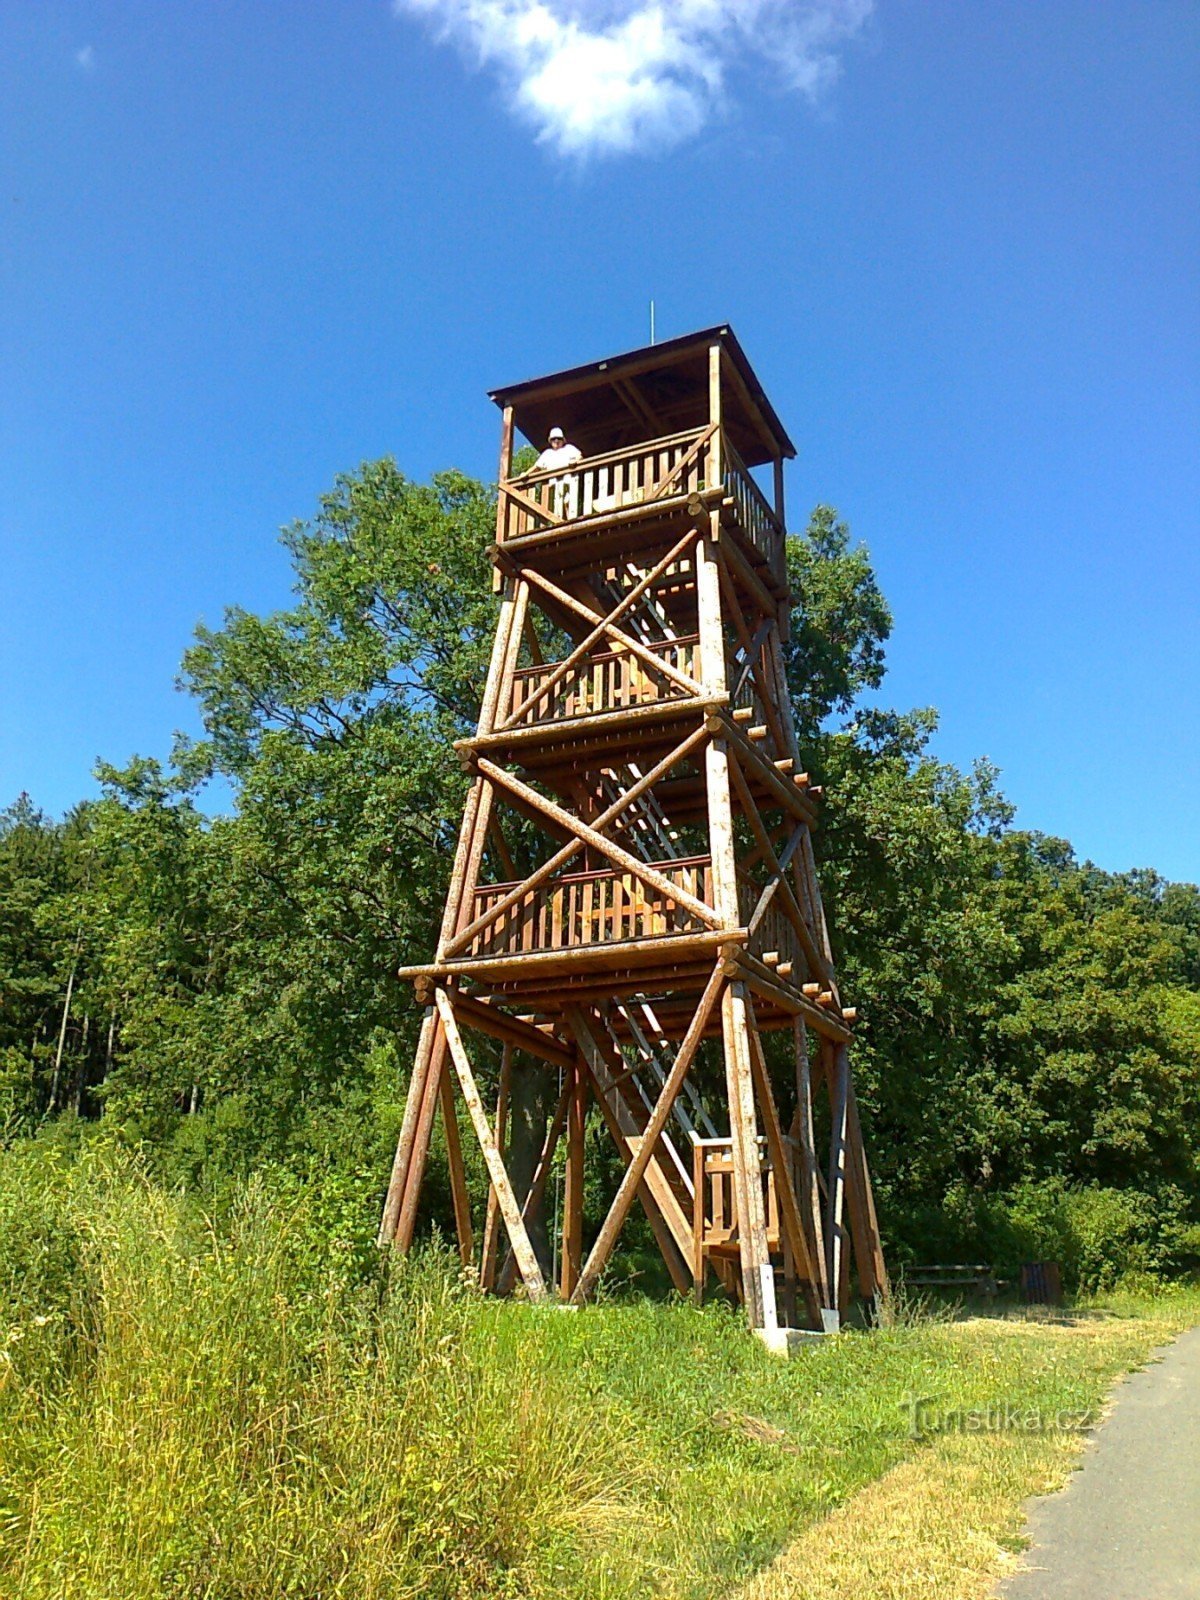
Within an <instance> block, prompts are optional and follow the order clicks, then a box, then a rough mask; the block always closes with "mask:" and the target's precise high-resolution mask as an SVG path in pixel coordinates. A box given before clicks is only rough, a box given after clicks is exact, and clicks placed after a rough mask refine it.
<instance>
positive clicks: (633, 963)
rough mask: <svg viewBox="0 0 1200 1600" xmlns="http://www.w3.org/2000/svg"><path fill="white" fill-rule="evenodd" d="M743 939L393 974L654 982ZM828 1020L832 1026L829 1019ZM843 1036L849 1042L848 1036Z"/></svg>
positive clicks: (721, 937) (725, 934) (716, 934)
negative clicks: (602, 970) (607, 972)
mask: <svg viewBox="0 0 1200 1600" xmlns="http://www.w3.org/2000/svg"><path fill="white" fill-rule="evenodd" d="M745 939H746V930H745V928H716V929H711V930H710V931H708V932H707V933H705V932H697V933H680V934H662V935H656V936H655V937H653V938H650V939H625V940H622V941H621V943H620V944H608V945H603V944H584V945H575V946H574V947H573V948H571V949H569V950H540V951H537V952H535V953H534V954H533V955H517V956H497V957H496V958H495V959H493V958H491V957H489V956H471V957H469V958H468V959H466V960H462V961H434V962H430V963H428V964H427V965H425V966H422V967H400V968H399V969H398V972H397V976H398V977H400V978H416V979H418V980H422V979H430V980H432V981H433V982H435V983H436V982H438V981H439V980H444V979H446V978H472V979H481V980H483V979H486V980H489V981H490V982H492V983H501V982H503V981H504V980H505V979H506V978H510V977H511V978H512V979H513V980H514V981H516V980H518V979H519V980H520V981H522V982H526V981H528V980H530V979H537V978H539V977H542V976H547V977H555V978H557V977H560V976H561V977H568V976H570V975H571V974H572V973H586V972H592V971H594V970H595V969H596V967H597V965H599V966H601V967H608V968H612V969H613V970H614V975H615V974H616V973H619V972H621V971H625V970H627V971H628V972H629V973H630V974H636V975H637V976H638V977H639V978H640V979H642V980H643V981H646V982H649V981H650V978H651V977H654V978H655V979H657V978H659V977H665V976H666V975H667V974H669V973H671V972H679V971H682V970H686V969H687V968H688V967H690V966H691V965H694V964H695V962H697V961H700V960H702V959H703V957H704V956H705V954H706V953H707V951H708V950H709V949H712V948H715V947H716V946H718V945H731V946H733V945H738V944H744V943H745ZM617 963H619V965H617ZM814 1009H815V1008H814ZM822 1014H823V1015H824V1013H822ZM830 1021H831V1023H832V1018H830ZM839 1026H840V1024H839ZM839 1037H840V1036H839ZM846 1037H847V1038H849V1034H848V1033H847V1034H846Z"/></svg>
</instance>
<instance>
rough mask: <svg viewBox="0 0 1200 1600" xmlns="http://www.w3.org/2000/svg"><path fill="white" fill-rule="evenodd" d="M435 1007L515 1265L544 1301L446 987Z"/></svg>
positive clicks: (532, 1291)
mask: <svg viewBox="0 0 1200 1600" xmlns="http://www.w3.org/2000/svg"><path fill="white" fill-rule="evenodd" d="M437 1008H438V1013H439V1015H440V1016H441V1019H442V1029H443V1032H444V1033H445V1036H446V1042H447V1044H448V1046H449V1049H450V1056H451V1059H452V1060H453V1062H454V1070H455V1071H456V1072H457V1073H458V1082H459V1087H460V1088H461V1089H462V1095H463V1100H464V1101H465V1103H466V1107H467V1111H468V1112H469V1114H470V1117H471V1122H472V1124H473V1125H474V1128H475V1137H476V1138H477V1139H478V1140H479V1147H480V1149H481V1150H482V1151H483V1159H484V1160H485V1161H486V1163H487V1169H488V1175H489V1177H490V1178H491V1180H492V1187H493V1188H494V1189H495V1191H496V1199H497V1202H498V1204H499V1206H500V1215H501V1216H502V1217H503V1219H504V1226H505V1228H506V1230H507V1232H508V1237H509V1242H510V1243H511V1245H512V1249H513V1255H514V1256H515V1257H516V1260H517V1266H518V1268H519V1269H520V1273H521V1276H522V1278H523V1279H524V1280H525V1287H526V1289H527V1290H528V1292H529V1298H530V1299H531V1300H544V1299H545V1298H546V1283H545V1279H544V1278H543V1277H542V1269H541V1268H540V1267H539V1266H538V1262H537V1256H536V1255H535V1254H534V1250H533V1246H532V1244H531V1243H530V1242H529V1234H528V1233H527V1232H526V1230H525V1224H524V1222H523V1221H522V1220H521V1211H520V1208H519V1207H518V1205H517V1200H516V1196H515V1195H514V1194H513V1188H512V1184H511V1182H510V1181H509V1177H508V1171H507V1169H506V1168H505V1165H504V1161H503V1158H502V1157H501V1155H500V1152H499V1150H498V1149H497V1148H496V1141H495V1139H494V1138H493V1137H492V1130H491V1129H490V1128H489V1127H488V1120H487V1113H486V1112H485V1111H484V1109H483V1101H482V1100H481V1099H480V1098H479V1090H478V1088H477V1086H476V1083H475V1075H474V1073H473V1072H472V1071H471V1062H470V1058H469V1057H468V1055H467V1052H466V1049H465V1048H464V1046H463V1042H462V1035H461V1034H460V1033H459V1031H458V1023H457V1021H456V1020H455V1016H454V1007H453V1005H452V1004H451V1001H450V997H449V995H448V994H447V993H446V991H445V989H438V991H437Z"/></svg>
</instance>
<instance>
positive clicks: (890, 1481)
mask: <svg viewBox="0 0 1200 1600" xmlns="http://www.w3.org/2000/svg"><path fill="white" fill-rule="evenodd" d="M1195 1314H1196V1313H1195V1304H1194V1301H1192V1302H1189V1301H1181V1302H1180V1303H1179V1305H1178V1306H1177V1308H1176V1309H1174V1310H1173V1311H1171V1310H1168V1311H1165V1312H1163V1311H1160V1312H1158V1313H1156V1314H1152V1315H1148V1316H1145V1315H1144V1316H1140V1317H1120V1318H1118V1317H1113V1316H1111V1315H1108V1314H1105V1313H1103V1312H1100V1311H1097V1312H1096V1313H1094V1314H1091V1315H1089V1314H1086V1313H1085V1314H1082V1315H1078V1316H1075V1317H1067V1318H1027V1317H1019V1316H1016V1317H1013V1318H1011V1319H1004V1320H1001V1319H993V1318H989V1319H979V1320H978V1321H974V1322H966V1323H962V1324H959V1325H958V1326H957V1327H954V1328H952V1329H948V1330H947V1332H948V1334H949V1335H950V1337H951V1338H952V1339H954V1340H956V1341H957V1342H958V1343H959V1344H960V1345H961V1348H962V1354H963V1356H964V1358H966V1359H970V1360H972V1361H978V1360H979V1359H980V1358H984V1359H986V1352H987V1350H988V1348H989V1347H992V1348H995V1347H996V1346H997V1345H999V1346H1001V1347H1003V1346H1004V1345H1009V1344H1013V1343H1016V1344H1018V1345H1020V1344H1028V1343H1029V1342H1030V1341H1031V1340H1035V1341H1036V1342H1037V1344H1038V1345H1039V1346H1040V1347H1042V1349H1043V1350H1049V1351H1050V1352H1051V1353H1052V1354H1053V1355H1054V1357H1055V1358H1056V1360H1057V1362H1058V1363H1059V1364H1061V1365H1062V1366H1063V1367H1064V1368H1070V1369H1072V1370H1074V1371H1077V1372H1082V1373H1084V1374H1086V1376H1087V1378H1088V1379H1089V1380H1090V1381H1091V1384H1092V1385H1093V1386H1094V1387H1095V1388H1096V1389H1097V1391H1100V1390H1102V1389H1103V1387H1104V1385H1105V1384H1106V1383H1107V1382H1108V1381H1109V1380H1110V1379H1111V1377H1112V1376H1113V1375H1115V1374H1118V1373H1121V1372H1124V1371H1127V1370H1128V1369H1129V1368H1131V1367H1133V1366H1135V1365H1138V1364H1140V1363H1141V1362H1143V1361H1144V1360H1145V1359H1146V1358H1147V1357H1148V1356H1149V1355H1150V1353H1151V1352H1152V1351H1153V1350H1154V1348H1155V1347H1156V1346H1158V1345H1160V1344H1162V1343H1163V1342H1164V1341H1165V1340H1167V1339H1169V1338H1170V1337H1171V1336H1172V1335H1174V1334H1175V1333H1177V1332H1179V1331H1180V1329H1181V1328H1183V1327H1185V1326H1187V1325H1188V1324H1189V1323H1191V1322H1192V1321H1194V1320H1195ZM1109 1403H1111V1391H1110V1394H1109ZM1103 1410H1104V1406H1103V1404H1101V1405H1099V1406H1097V1407H1096V1411H1097V1415H1101V1414H1103ZM1086 1437H1087V1435H1086V1433H1076V1432H1061V1431H1048V1432H1043V1433H1020V1432H1004V1431H998V1432H986V1433H977V1434H971V1433H962V1432H950V1433H945V1434H941V1435H938V1436H935V1437H933V1438H932V1439H930V1440H929V1442H928V1443H927V1444H925V1445H923V1446H922V1447H920V1448H919V1449H918V1451H917V1453H916V1454H915V1455H913V1456H912V1457H910V1458H909V1459H908V1460H906V1461H903V1462H901V1463H900V1464H899V1465H898V1466H895V1467H893V1468H892V1469H891V1471H889V1472H887V1473H885V1474H884V1475H883V1477H881V1478H878V1479H877V1480H875V1481H874V1482H873V1483H870V1484H868V1485H866V1487H865V1488H863V1489H860V1490H859V1491H858V1493H857V1494H855V1495H853V1496H852V1497H851V1498H850V1499H849V1500H848V1501H847V1502H846V1503H845V1504H844V1505H842V1506H840V1507H839V1508H838V1509H837V1510H836V1511H834V1512H832V1513H831V1514H830V1515H829V1516H828V1517H826V1518H824V1519H823V1520H822V1521H820V1522H818V1523H816V1524H815V1525H814V1526H813V1527H811V1528H809V1529H808V1530H807V1531H806V1532H805V1533H803V1534H802V1535H801V1536H800V1537H799V1538H798V1539H796V1540H795V1542H794V1543H792V1544H790V1545H789V1546H788V1547H787V1549H786V1550H784V1551H783V1552H782V1554H781V1555H779V1556H778V1557H777V1558H776V1560H775V1561H773V1562H772V1563H771V1564H770V1566H768V1567H766V1568H764V1569H763V1571H762V1572H760V1573H758V1574H757V1575H756V1576H755V1577H754V1578H753V1579H752V1580H751V1581H750V1582H749V1583H746V1584H744V1585H743V1586H742V1587H741V1588H740V1589H738V1591H737V1594H736V1600H810V1597H811V1600H816V1597H818V1596H821V1597H825V1596H827V1595H829V1594H834V1593H836V1594H838V1595H839V1596H840V1597H843V1600H868V1597H870V1600H981V1597H983V1596H985V1595H988V1594H990V1593H992V1591H993V1588H994V1586H995V1583H996V1582H997V1580H998V1579H999V1578H1000V1577H1001V1576H1003V1575H1004V1574H1005V1573H1006V1572H1007V1571H1008V1570H1010V1569H1011V1567H1012V1566H1013V1564H1014V1561H1015V1558H1016V1553H1017V1551H1018V1550H1019V1549H1020V1548H1021V1544H1022V1536H1021V1530H1022V1528H1023V1524H1024V1502H1025V1501H1026V1500H1027V1499H1028V1498H1029V1497H1030V1496H1033V1495H1042V1494H1049V1493H1052V1492H1053V1491H1054V1490H1056V1489H1059V1488H1061V1487H1062V1485H1063V1484H1064V1483H1065V1482H1066V1480H1067V1478H1068V1476H1069V1475H1070V1473H1071V1471H1072V1470H1073V1468H1074V1467H1075V1465H1076V1464H1077V1462H1078V1459H1079V1456H1080V1454H1081V1452H1082V1450H1083V1448H1084V1444H1085V1440H1086Z"/></svg>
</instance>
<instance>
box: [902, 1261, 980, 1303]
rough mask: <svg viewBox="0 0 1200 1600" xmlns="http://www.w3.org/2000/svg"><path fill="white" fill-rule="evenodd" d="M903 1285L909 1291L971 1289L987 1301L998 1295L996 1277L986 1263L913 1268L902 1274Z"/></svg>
mask: <svg viewBox="0 0 1200 1600" xmlns="http://www.w3.org/2000/svg"><path fill="white" fill-rule="evenodd" d="M904 1283H905V1287H906V1288H909V1289H973V1290H974V1291H975V1292H976V1293H977V1294H981V1295H983V1296H984V1298H985V1299H988V1300H992V1299H994V1298H995V1296H996V1295H997V1294H998V1293H999V1285H998V1284H997V1282H996V1275H995V1273H994V1272H993V1270H992V1268H991V1267H990V1266H988V1265H987V1264H986V1263H984V1264H975V1265H958V1264H956V1265H952V1266H928V1267H913V1268H912V1270H911V1271H910V1272H906V1273H905V1274H904Z"/></svg>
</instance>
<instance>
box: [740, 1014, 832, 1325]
mask: <svg viewBox="0 0 1200 1600" xmlns="http://www.w3.org/2000/svg"><path fill="white" fill-rule="evenodd" d="M746 1018H747V1022H748V1024H749V1027H748V1029H747V1033H746V1037H747V1040H748V1041H749V1045H750V1067H751V1071H752V1073H753V1076H754V1086H755V1088H756V1089H757V1091H758V1109H759V1111H760V1112H761V1113H762V1120H763V1132H764V1133H765V1134H766V1136H767V1154H768V1155H769V1156H770V1158H771V1166H772V1168H773V1169H774V1173H775V1201H776V1204H777V1205H778V1207H779V1225H780V1229H781V1231H782V1232H783V1234H784V1235H785V1237H786V1239H787V1243H788V1246H789V1248H790V1250H791V1253H792V1257H793V1259H794V1262H795V1266H796V1269H797V1274H798V1276H799V1279H800V1292H801V1294H802V1296H803V1298H804V1308H805V1310H806V1311H807V1312H808V1319H809V1325H810V1327H812V1328H813V1329H815V1330H817V1331H818V1332H819V1331H820V1328H821V1305H820V1301H819V1299H818V1297H817V1282H818V1276H817V1269H816V1266H815V1264H814V1262H813V1259H812V1256H811V1254H810V1252H809V1247H808V1237H807V1235H806V1233H805V1231H804V1223H803V1221H802V1219H801V1216H800V1207H799V1205H798V1204H797V1202H796V1191H795V1188H794V1187H793V1183H792V1171H791V1162H790V1160H789V1158H788V1151H787V1146H786V1145H785V1144H784V1142H783V1129H782V1128H781V1127H780V1125H779V1111H778V1108H777V1107H776V1104H775V1093H774V1090H773V1089H772V1088H771V1075H770V1073H769V1072H768V1071H767V1058H766V1056H765V1055H764V1054H763V1047H762V1040H761V1039H760V1038H759V1036H758V1020H757V1018H756V1017H755V1015H754V1002H753V1000H751V998H750V996H749V995H747V996H746Z"/></svg>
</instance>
